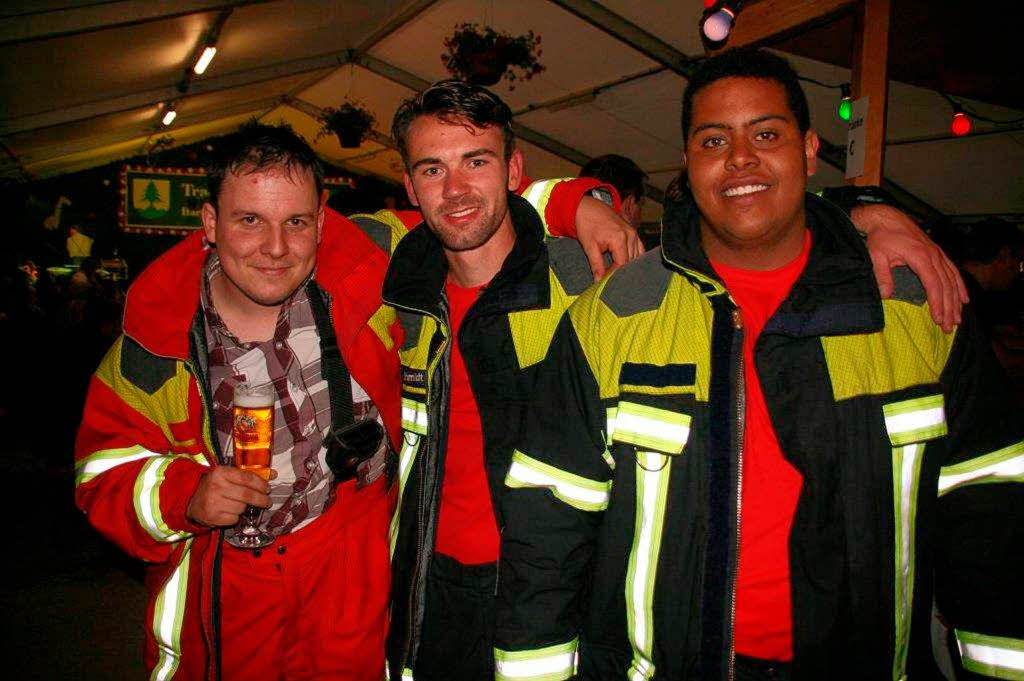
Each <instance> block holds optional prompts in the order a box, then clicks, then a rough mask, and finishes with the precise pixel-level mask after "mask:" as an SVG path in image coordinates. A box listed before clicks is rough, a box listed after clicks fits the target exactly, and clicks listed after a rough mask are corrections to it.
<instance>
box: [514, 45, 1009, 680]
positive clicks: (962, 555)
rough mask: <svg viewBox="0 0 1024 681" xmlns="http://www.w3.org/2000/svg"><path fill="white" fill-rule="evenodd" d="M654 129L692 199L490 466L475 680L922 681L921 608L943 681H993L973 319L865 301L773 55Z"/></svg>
mask: <svg viewBox="0 0 1024 681" xmlns="http://www.w3.org/2000/svg"><path fill="white" fill-rule="evenodd" d="M682 121H683V133H684V143H685V154H686V155H685V164H686V173H687V178H688V181H689V185H690V189H691V191H692V194H693V200H692V201H685V202H682V203H677V204H672V205H669V206H668V207H667V208H666V213H665V217H664V221H663V225H664V226H663V230H664V231H663V235H662V244H663V248H662V252H661V253H651V254H648V255H646V256H644V257H642V258H640V259H638V260H637V261H636V262H634V263H631V264H630V265H627V266H626V267H624V268H622V269H620V270H618V271H617V272H615V273H613V274H612V276H611V277H609V278H606V279H605V280H604V281H602V282H601V283H599V284H597V285H595V286H594V287H593V288H591V289H590V290H588V291H587V292H586V293H584V294H583V295H582V296H580V298H579V299H577V301H576V302H575V303H574V304H573V306H572V307H571V308H570V310H569V311H568V313H567V314H566V315H565V317H563V320H562V322H561V324H560V326H559V328H558V330H557V331H556V333H555V337H554V339H553V341H552V344H551V350H550V354H549V356H548V358H547V360H546V365H545V366H544V367H543V369H542V372H541V377H540V379H539V380H538V384H537V387H536V397H535V400H534V405H533V411H532V415H533V418H532V419H529V420H528V421H527V425H528V427H527V429H526V432H525V433H524V434H523V436H522V438H521V439H520V441H519V443H518V445H517V447H516V451H515V453H514V455H513V457H512V465H511V468H510V469H509V472H508V474H507V476H506V478H505V484H506V486H507V487H508V488H509V489H507V490H506V492H505V493H504V494H503V495H502V505H501V512H502V516H503V518H504V520H505V532H504V533H503V534H502V545H501V557H502V558H501V564H500V574H501V580H499V584H498V604H499V605H498V607H499V610H498V620H497V625H496V650H495V660H496V670H497V674H496V678H497V679H499V680H500V681H509V680H511V679H516V680H517V681H527V680H540V679H544V681H554V680H560V679H568V678H572V677H575V678H579V679H588V680H589V679H602V680H603V679H609V680H611V679H623V680H625V679H628V680H629V681H645V680H649V679H658V681H684V680H686V681H689V680H694V681H697V680H699V681H712V680H715V679H729V680H730V681H731V680H733V679H739V680H741V681H780V680H781V681H786V680H788V679H793V680H794V681H796V680H799V681H803V680H807V681H810V680H812V679H814V680H819V679H830V680H831V679H849V680H850V681H853V680H854V679H856V680H863V679H909V680H911V681H913V680H915V679H933V678H938V677H939V675H940V672H939V670H938V668H937V666H936V663H935V660H934V657H933V654H932V647H931V641H930V627H929V625H930V621H931V608H932V604H933V602H934V603H935V605H936V607H937V608H938V610H939V611H940V613H941V615H942V617H943V618H944V620H945V621H946V622H947V623H948V624H949V625H950V627H951V629H952V631H953V637H954V638H955V641H956V645H955V646H954V647H953V650H952V651H951V652H952V655H953V658H954V659H955V660H956V663H957V665H958V667H959V669H958V677H957V678H1002V679H1007V678H1018V677H1020V675H1021V674H1022V673H1024V662H1022V661H1021V656H1020V651H1021V650H1022V649H1024V619H1022V618H1021V617H1020V613H1021V611H1022V609H1024V595H1022V591H1021V589H1020V588H1019V576H1020V574H1022V572H1024V554H1022V552H1021V551H1020V546H1021V545H1022V542H1024V473H1022V471H1024V418H1022V417H1021V412H1020V409H1019V407H1018V405H1016V404H1014V403H1013V400H1012V397H1011V392H1010V388H1009V386H1008V383H1007V381H1006V378H1005V376H1004V375H1003V374H1002V372H1001V371H1000V369H999V368H998V366H997V364H996V363H995V361H994V358H993V357H992V354H991V352H990V351H989V349H988V348H987V346H986V343H985V342H984V339H983V336H982V335H981V334H980V333H979V331H978V325H977V321H976V320H975V319H974V317H973V315H972V314H971V312H970V310H968V311H967V312H966V313H965V314H964V317H963V323H962V324H961V325H959V326H958V327H957V328H955V329H952V330H951V331H949V332H944V331H942V330H941V329H940V328H938V327H937V326H935V325H934V324H933V323H932V321H931V314H930V310H929V309H928V305H927V302H926V300H925V296H924V295H923V291H922V290H921V288H920V285H919V284H918V283H917V281H916V280H914V279H913V278H912V277H909V276H908V277H903V276H900V277H897V282H899V283H898V285H897V287H896V290H895V292H894V293H893V296H892V298H891V299H888V300H881V299H880V298H879V293H878V289H877V286H876V282H875V279H874V277H873V276H872V268H871V264H870V260H869V259H868V255H867V253H866V251H865V249H864V245H863V242H862V241H861V239H860V237H859V236H858V235H857V233H856V232H855V230H854V229H853V226H852V225H851V224H850V222H849V220H848V219H847V218H846V216H845V215H844V214H843V213H842V212H841V211H839V210H838V209H837V207H836V206H834V205H832V204H830V203H829V202H827V201H825V200H823V199H820V198H818V197H816V196H814V195H810V194H806V193H805V188H806V181H807V177H808V175H809V174H811V173H813V172H814V170H815V162H816V160H815V156H816V152H817V147H818V138H817V136H816V134H815V133H814V131H813V130H811V129H810V124H809V116H808V109H807V102H806V99H805V97H804V95H803V92H802V90H801V88H800V85H799V82H798V81H797V79H796V74H795V73H794V72H793V70H792V68H791V67H790V66H789V65H788V63H786V62H785V61H784V60H783V59H781V58H780V57H777V56H775V55H772V54H770V53H768V52H764V51H761V50H756V49H749V48H747V49H743V48H741V49H737V50H730V51H727V52H725V53H723V54H722V55H719V56H716V57H712V58H710V59H708V60H707V61H706V62H704V63H702V65H701V66H700V67H699V68H698V69H697V70H696V72H695V73H694V74H693V77H692V78H691V79H690V81H689V83H688V85H687V89H686V92H685V93H684V96H683V115H682ZM577 654H578V658H577ZM577 660H578V667H577Z"/></svg>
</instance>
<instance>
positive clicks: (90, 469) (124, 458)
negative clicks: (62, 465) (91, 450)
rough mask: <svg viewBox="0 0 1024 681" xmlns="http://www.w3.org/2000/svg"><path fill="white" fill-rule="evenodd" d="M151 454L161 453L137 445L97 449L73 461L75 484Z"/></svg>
mask: <svg viewBox="0 0 1024 681" xmlns="http://www.w3.org/2000/svg"><path fill="white" fill-rule="evenodd" d="M151 456H162V455H161V454H157V453H156V452H151V451H149V450H148V449H146V448H145V447H142V446H139V445H134V446H132V447H124V448H122V449H104V450H101V451H98V452H96V453H95V454H91V455H89V456H87V457H85V458H84V459H81V460H80V461H78V462H76V463H75V486H76V487H77V486H78V485H82V484H85V483H87V482H89V481H90V480H92V479H93V478H95V477H96V476H97V475H99V474H100V473H106V472H107V471H109V470H110V469H111V468H115V467H117V466H120V465H121V464H123V463H128V462H130V461H138V460H139V459H148V458H149V457H151Z"/></svg>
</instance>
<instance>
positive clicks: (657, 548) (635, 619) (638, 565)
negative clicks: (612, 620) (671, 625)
mask: <svg viewBox="0 0 1024 681" xmlns="http://www.w3.org/2000/svg"><path fill="white" fill-rule="evenodd" d="M671 469H672V466H671V460H670V459H669V457H668V456H666V455H664V454H658V453H655V452H637V453H636V522H635V523H634V530H633V546H632V548H631V549H630V553H629V566H628V568H627V570H626V625H627V627H628V631H627V634H628V635H629V641H630V644H631V645H632V647H633V660H632V662H631V664H630V666H629V670H628V671H627V677H628V678H629V679H630V681H646V679H650V678H651V677H653V676H654V672H655V667H654V661H653V652H654V581H655V578H656V577H657V573H658V556H659V555H660V554H661V534H662V529H663V528H664V524H665V499H666V497H667V495H668V482H669V472H670V471H671Z"/></svg>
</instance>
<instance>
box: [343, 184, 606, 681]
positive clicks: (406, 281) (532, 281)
mask: <svg viewBox="0 0 1024 681" xmlns="http://www.w3.org/2000/svg"><path fill="white" fill-rule="evenodd" d="M508 202H509V211H510V213H511V216H512V223H513V225H514V227H515V231H516V240H515V245H514V247H513V249H512V251H511V252H510V253H509V255H508V256H507V257H506V259H505V262H504V264H503V265H502V268H501V270H500V271H499V272H498V274H497V275H496V276H495V277H494V279H493V280H492V281H491V282H490V284H488V285H487V287H486V288H484V289H483V291H482V292H481V294H480V297H479V299H478V300H477V301H476V302H475V303H474V304H473V306H472V307H471V308H470V310H469V312H468V313H467V315H466V318H465V320H464V321H463V323H462V326H461V327H460V331H459V337H458V339H453V338H452V337H451V333H450V327H449V320H448V305H447V301H446V298H445V296H444V284H445V278H446V276H447V273H448V263H447V260H446V259H445V255H444V250H443V248H442V246H441V242H440V241H439V240H438V239H437V237H436V236H434V234H433V233H432V232H431V231H430V230H429V229H428V228H427V227H426V226H425V225H420V226H419V227H418V228H416V229H414V230H413V231H411V232H410V233H409V234H408V235H407V236H405V237H404V238H403V239H402V240H401V242H400V243H398V245H397V246H396V247H395V251H394V253H393V255H392V258H391V265H390V267H389V269H388V274H387V278H386V280H385V284H384V293H383V298H384V302H385V304H388V305H391V306H393V307H394V308H395V309H396V310H397V311H398V317H399V321H400V323H401V325H402V329H403V332H404V341H403V344H402V346H401V348H400V350H399V357H400V360H401V364H402V428H403V436H404V441H403V443H402V445H401V450H400V452H399V469H398V480H399V501H398V510H397V512H396V514H395V517H394V520H393V522H392V529H391V544H392V576H393V580H392V582H393V586H392V610H391V627H390V632H389V635H388V645H387V658H388V667H389V672H390V677H391V678H392V679H397V678H401V677H403V676H404V677H405V678H408V677H409V676H410V674H411V672H410V670H412V669H414V668H415V666H414V665H415V660H416V654H417V646H418V644H419V640H420V633H421V631H420V628H421V624H422V621H423V610H424V592H425V586H426V581H427V570H428V568H429V565H430V558H431V556H432V554H433V552H434V535H435V530H436V526H437V518H438V510H439V505H440V497H441V480H442V477H443V475H444V466H445V443H446V441H447V428H448V420H447V419H448V403H449V385H450V383H449V381H450V354H451V344H452V343H453V342H458V343H459V347H460V349H461V351H462V355H463V357H464V359H465V362H466V368H467V371H468V373H469V379H470V384H471V387H472V390H473V395H474V398H475V399H476V403H477V406H478V408H479V410H480V420H481V423H482V426H483V436H484V465H485V467H486V469H487V477H488V481H489V484H490V488H491V496H492V499H494V500H497V498H498V495H499V494H500V493H501V491H502V490H503V489H504V485H503V481H504V477H505V474H506V473H507V471H508V467H509V463H510V460H511V455H512V447H513V444H514V442H515V441H516V439H517V437H518V435H519V431H520V428H521V424H522V422H523V419H524V417H525V413H526V404H527V403H528V400H529V398H530V396H531V395H532V394H533V384H534V381H535V378H536V367H537V365H538V364H539V363H540V362H541V360H542V359H543V358H544V356H545V354H546V352H547V348H548V343H549V342H550V340H551V336H552V335H553V334H554V331H555V327H556V326H557V324H558V320H559V319H560V318H561V316H562V313H563V312H564V311H565V310H566V309H567V308H568V307H569V303H570V302H572V300H573V299H575V297H576V296H578V295H579V294H580V293H581V292H582V291H583V290H584V289H585V288H586V287H587V286H588V285H590V284H591V283H593V275H592V274H591V272H590V266H589V264H588V263H587V260H586V257H585V256H584V254H583V251H582V249H581V248H580V247H579V244H578V243H577V242H576V241H574V240H571V239H552V240H550V241H548V242H547V243H545V237H544V228H543V225H542V224H541V221H540V219H539V217H538V215H537V213H536V212H535V211H534V209H533V208H532V207H531V206H530V204H529V203H527V202H526V201H525V200H524V199H522V198H520V197H519V196H516V195H514V194H509V197H508ZM366 220H367V218H365V217H359V218H357V222H361V223H363V226H364V229H365V228H366V227H367V224H366ZM498 526H499V528H500V527H501V520H500V517H499V518H498Z"/></svg>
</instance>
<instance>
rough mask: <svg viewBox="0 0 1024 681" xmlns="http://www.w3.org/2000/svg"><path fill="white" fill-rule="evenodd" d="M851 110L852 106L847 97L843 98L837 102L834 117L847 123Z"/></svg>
mask: <svg viewBox="0 0 1024 681" xmlns="http://www.w3.org/2000/svg"><path fill="white" fill-rule="evenodd" d="M852 109H853V104H852V103H851V102H850V98H849V97H843V98H842V99H841V100H839V106H838V107H836V116H839V120H841V121H848V120H850V111H851V110H852Z"/></svg>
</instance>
